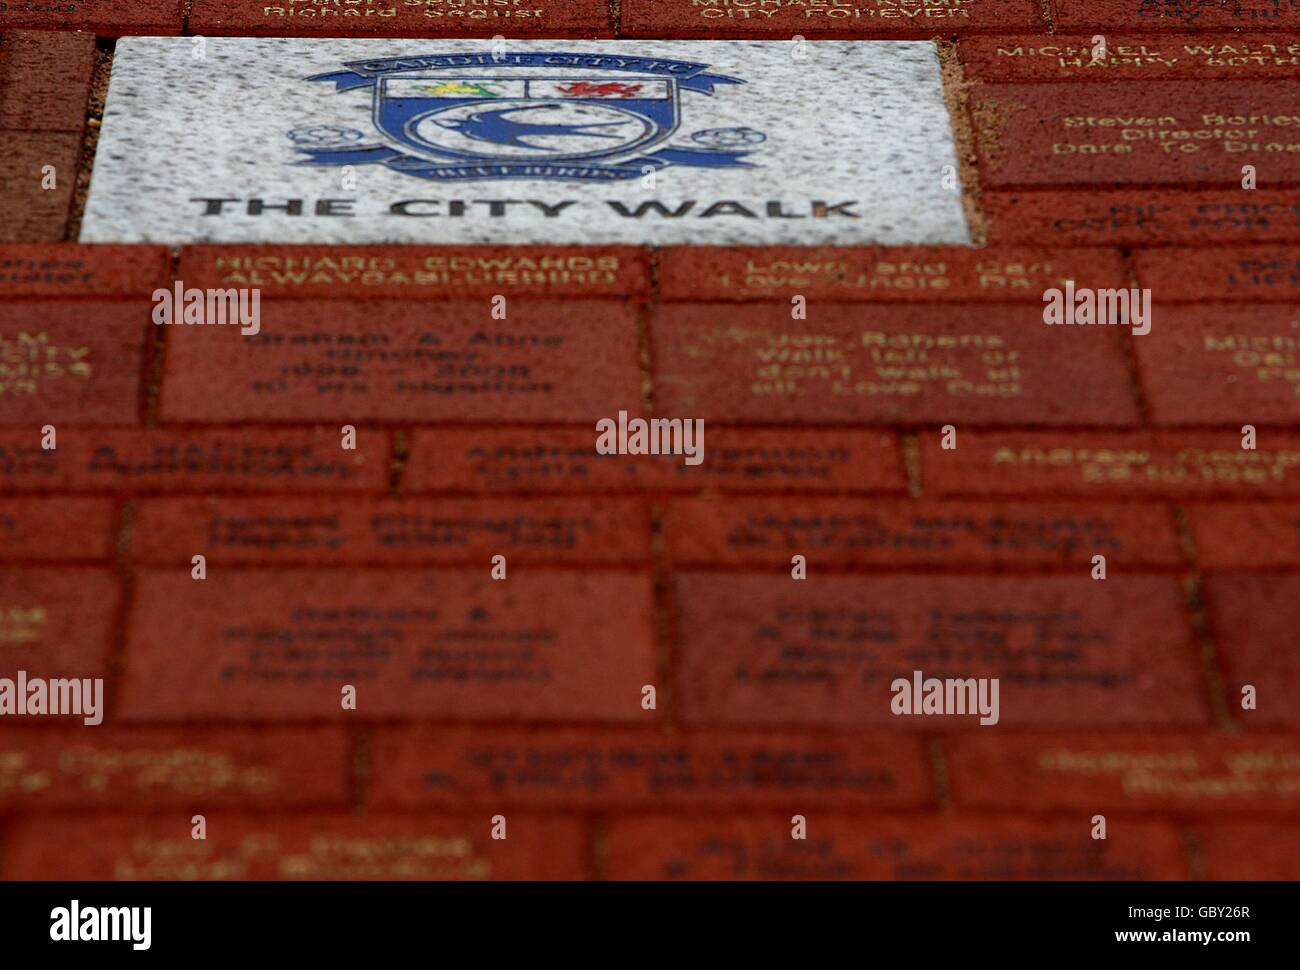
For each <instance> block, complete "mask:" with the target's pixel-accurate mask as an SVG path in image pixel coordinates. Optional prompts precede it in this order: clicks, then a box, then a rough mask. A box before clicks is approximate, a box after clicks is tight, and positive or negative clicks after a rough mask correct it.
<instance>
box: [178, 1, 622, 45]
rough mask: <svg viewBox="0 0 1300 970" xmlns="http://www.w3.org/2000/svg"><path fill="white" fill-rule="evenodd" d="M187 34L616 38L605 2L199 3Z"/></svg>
mask: <svg viewBox="0 0 1300 970" xmlns="http://www.w3.org/2000/svg"><path fill="white" fill-rule="evenodd" d="M189 30H190V31H191V32H193V33H201V34H234V35H236V36H241V37H242V36H257V35H261V34H270V35H273V36H277V37H301V36H313V35H324V36H327V37H373V36H384V37H492V36H494V35H496V34H503V35H504V36H506V37H610V36H612V35H613V30H612V28H611V24H610V7H609V4H608V2H607V0H505V2H490V0H278V2H275V3H267V2H266V0H195V3H194V8H193V10H192V11H191V13H190V18H189Z"/></svg>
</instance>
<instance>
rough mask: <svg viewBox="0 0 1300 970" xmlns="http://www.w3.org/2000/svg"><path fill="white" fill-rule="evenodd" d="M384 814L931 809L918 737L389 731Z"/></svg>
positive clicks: (381, 756)
mask: <svg viewBox="0 0 1300 970" xmlns="http://www.w3.org/2000/svg"><path fill="white" fill-rule="evenodd" d="M371 752H372V754H371V760H372V764H373V765H374V766H375V770H374V776H373V778H372V782H371V800H372V803H373V804H374V805H375V806H376V807H383V808H397V809H429V808H445V809H449V810H450V809H464V808H467V807H470V806H477V807H481V808H483V809H485V810H486V809H492V808H494V807H503V806H513V805H518V806H521V807H522V806H527V807H529V808H534V809H541V808H548V809H550V808H555V809H574V810H578V809H604V808H644V809H656V810H661V809H663V808H664V807H667V806H680V807H683V808H686V807H692V808H693V807H703V806H707V807H709V808H721V807H728V806H767V807H777V806H788V807H792V808H797V807H798V806H799V805H807V804H809V803H810V802H811V803H813V804H816V805H817V806H818V807H819V808H822V809H834V808H839V809H864V808H874V807H889V808H903V807H907V808H919V807H924V806H927V805H930V804H932V801H931V799H932V795H931V784H930V774H929V765H928V762H927V759H926V756H925V751H924V748H923V747H922V745H921V743H920V740H919V739H917V738H912V737H900V738H894V739H890V740H888V741H886V740H884V739H880V738H871V737H863V736H861V735H853V736H846V735H837V734H825V733H808V732H794V733H792V732H788V731H782V732H781V733H779V734H763V733H757V732H736V731H710V732H675V731H674V732H668V731H653V730H652V731H644V730H627V729H622V730H614V731H611V730H601V731H590V730H586V731H583V730H555V729H551V730H537V729H531V730H527V731H523V730H504V729H494V730H490V731H485V730H467V729H465V728H446V729H424V728H415V729H405V730H403V729H389V730H381V731H379V732H378V733H377V734H376V736H375V737H374V738H373V740H372V742H371Z"/></svg>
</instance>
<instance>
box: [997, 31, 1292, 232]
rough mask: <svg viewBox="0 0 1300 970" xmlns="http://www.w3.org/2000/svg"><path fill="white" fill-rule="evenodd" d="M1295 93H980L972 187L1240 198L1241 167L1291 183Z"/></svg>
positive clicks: (1231, 89) (1042, 88) (1195, 84)
mask: <svg viewBox="0 0 1300 970" xmlns="http://www.w3.org/2000/svg"><path fill="white" fill-rule="evenodd" d="M1298 9H1300V8H1298ZM1298 90H1300V89H1293V88H1291V87H1289V86H1287V85H1284V84H1281V83H1279V82H1273V83H1269V82H1265V81H1235V80H1234V81H1169V82H1167V83H1164V84H1159V85H1144V84H1132V83H1130V84H1122V83H1121V84H1113V85H1109V86H1107V87H1105V88H1096V87H1093V86H1090V85H1089V86H1079V85H1069V86H1065V87H1062V86H1061V85H1057V84H1017V85H998V84H988V85H981V86H979V87H977V88H975V89H974V90H973V91H972V93H971V113H972V116H973V117H974V119H975V123H976V128H977V131H978V133H979V143H980V156H981V159H982V162H981V178H982V180H983V182H984V184H986V185H990V186H1012V185H1020V186H1026V185H1062V184H1078V183H1083V184H1089V185H1126V184H1127V185H1132V184H1143V183H1151V184H1157V185H1188V186H1191V185H1197V186H1214V187H1217V188H1234V189H1240V187H1241V180H1242V172H1241V169H1242V166H1243V165H1246V164H1252V165H1256V166H1258V167H1260V168H1261V169H1262V170H1263V171H1264V172H1266V173H1268V178H1270V179H1271V180H1272V181H1273V182H1274V185H1277V184H1286V183H1290V182H1297V181H1300V134H1297V129H1298V128H1300V116H1297V115H1296V114H1295V113H1294V107H1293V106H1294V104H1295V97H1296V92H1297V91H1298ZM1040 241H1042V240H1040ZM1048 241H1050V240H1048Z"/></svg>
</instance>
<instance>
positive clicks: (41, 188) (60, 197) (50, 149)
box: [0, 14, 81, 242]
mask: <svg viewBox="0 0 1300 970" xmlns="http://www.w3.org/2000/svg"><path fill="white" fill-rule="evenodd" d="M0 16H3V14H0ZM0 137H2V138H3V142H4V144H3V149H2V150H0V198H2V199H4V200H5V204H4V206H3V207H0V242H58V241H59V240H61V239H63V238H64V236H65V234H66V231H67V222H68V207H69V205H70V204H71V202H72V189H73V186H74V185H75V184H76V180H77V164H78V161H79V159H80V157H81V136H80V135H79V134H75V133H73V132H62V131H55V132H46V131H42V132H22V131H6V132H0ZM50 166H52V167H53V173H52V174H51V173H50V172H49V171H48V167H50ZM47 178H53V182H48V181H47ZM46 185H50V186H51V187H50V188H46V187H45V186H46Z"/></svg>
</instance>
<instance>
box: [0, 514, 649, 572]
mask: <svg viewBox="0 0 1300 970" xmlns="http://www.w3.org/2000/svg"><path fill="white" fill-rule="evenodd" d="M2 509H3V505H0V510H2ZM2 522H3V516H2V513H0V523H2ZM196 553H203V554H204V555H206V556H207V557H208V558H209V559H210V560H211V561H212V562H214V563H221V564H223V565H224V564H246V565H256V564H258V563H300V564H303V565H325V564H359V563H374V564H378V565H383V564H385V563H412V564H414V563H461V564H465V565H469V564H474V565H478V564H482V563H487V562H489V561H490V560H491V559H492V557H493V556H494V555H503V556H506V557H507V561H509V562H513V561H518V562H520V563H536V562H555V563H636V562H648V561H649V559H650V509H649V507H648V506H647V505H646V504H644V503H643V502H639V501H637V500H635V499H607V498H590V499H515V500H513V501H509V502H506V501H497V502H487V501H483V500H481V499H443V500H440V501H439V502H437V503H436V504H433V503H429V502H426V501H422V500H418V499H401V500H386V499H370V500H365V501H363V500H360V499H358V498H356V497H334V498H326V497H314V498H311V499H303V500H298V501H286V500H285V499H283V498H254V499H237V498H236V499H232V498H220V497H210V498H182V499H163V498H157V499H145V500H144V501H143V502H141V503H140V505H139V507H138V509H137V512H136V519H135V528H134V541H133V543H132V547H131V557H132V558H133V559H135V560H138V561H140V562H144V563H150V564H154V565H168V564H178V563H187V562H189V561H190V557H191V556H193V555H195V554H196Z"/></svg>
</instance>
